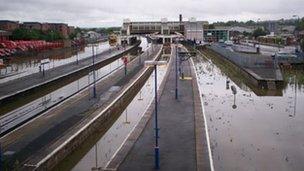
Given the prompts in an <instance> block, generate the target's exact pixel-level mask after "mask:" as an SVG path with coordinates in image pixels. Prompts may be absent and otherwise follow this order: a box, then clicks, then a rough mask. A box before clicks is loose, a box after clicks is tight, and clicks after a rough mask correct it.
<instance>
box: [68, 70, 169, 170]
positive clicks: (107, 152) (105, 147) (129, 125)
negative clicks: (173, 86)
mask: <svg viewBox="0 0 304 171" xmlns="http://www.w3.org/2000/svg"><path fill="white" fill-rule="evenodd" d="M165 71H166V66H162V67H159V68H158V75H157V76H158V80H159V82H158V86H159V85H160V83H161V81H162V79H163V78H164V74H165ZM153 98H154V72H153V73H152V75H151V76H150V77H149V79H148V80H147V82H146V83H145V85H144V86H143V87H142V89H141V90H140V92H139V93H138V94H137V95H136V96H135V98H134V99H133V100H132V102H131V103H130V104H129V105H128V107H127V108H126V109H125V110H124V112H123V113H122V114H121V116H120V117H119V118H118V119H117V120H116V122H115V123H114V124H113V125H112V127H111V128H110V129H109V130H108V131H107V132H106V133H105V134H104V135H103V136H102V138H101V139H100V140H98V142H97V143H96V144H95V145H94V146H93V147H92V148H91V149H90V150H89V151H88V152H87V153H86V154H85V156H83V157H82V159H81V160H80V161H79V162H78V163H77V164H76V165H75V166H74V167H73V169H72V170H74V171H78V170H79V171H82V170H91V169H92V168H93V167H95V168H104V167H105V166H106V164H107V163H108V162H109V161H110V159H111V158H112V157H113V155H114V154H115V153H116V151H117V150H118V149H119V147H120V146H121V145H122V144H123V142H124V140H125V139H126V138H127V136H128V135H129V134H130V132H131V131H132V130H133V128H134V127H135V126H136V125H137V123H138V122H139V120H140V119H141V117H142V116H143V114H144V113H145V111H146V110H147V108H148V106H149V105H150V103H151V102H152V100H153Z"/></svg>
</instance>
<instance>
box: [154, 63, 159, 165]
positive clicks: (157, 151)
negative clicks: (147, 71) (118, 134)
mask: <svg viewBox="0 0 304 171" xmlns="http://www.w3.org/2000/svg"><path fill="white" fill-rule="evenodd" d="M154 72H155V75H154V77H155V147H154V151H155V169H159V147H158V138H159V137H158V121H157V113H158V111H157V110H158V108H157V105H158V104H157V103H158V102H157V66H156V65H154Z"/></svg>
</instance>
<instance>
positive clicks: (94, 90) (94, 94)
mask: <svg viewBox="0 0 304 171" xmlns="http://www.w3.org/2000/svg"><path fill="white" fill-rule="evenodd" d="M92 53H93V55H92V57H93V81H94V83H93V96H94V98H96V77H95V53H94V45H92Z"/></svg>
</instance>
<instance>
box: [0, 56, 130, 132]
mask: <svg viewBox="0 0 304 171" xmlns="http://www.w3.org/2000/svg"><path fill="white" fill-rule="evenodd" d="M123 66H124V65H123V62H122V60H121V59H117V60H116V61H113V62H112V63H110V64H108V65H106V66H104V67H102V68H100V69H98V70H96V71H95V73H96V81H99V80H101V79H103V78H105V77H106V76H108V75H110V74H111V73H113V72H115V71H117V70H118V69H120V68H122V67H123ZM93 83H94V77H93V72H91V73H89V74H88V75H86V76H83V77H81V78H79V79H78V80H76V81H74V82H71V83H69V84H67V85H65V86H63V87H61V88H59V89H57V90H55V91H53V92H51V93H49V94H47V95H45V96H43V97H41V98H38V99H36V100H34V101H32V102H30V103H28V104H26V105H24V106H22V107H19V108H17V109H15V110H13V111H11V112H9V113H6V114H5V115H4V116H1V117H0V125H1V130H0V134H1V133H3V132H5V131H8V130H9V129H11V128H13V127H15V126H16V125H18V124H20V123H22V122H24V121H25V120H27V119H29V118H31V117H34V116H36V115H37V114H39V113H40V112H43V111H44V110H45V109H48V108H50V107H52V106H54V105H56V104H58V103H59V102H62V101H63V100H65V99H67V98H69V97H70V96H72V95H74V94H75V93H78V92H79V91H81V90H83V89H85V88H87V87H88V86H89V85H92V84H93ZM91 89H92V88H91ZM91 89H89V91H90V92H91V91H92V92H93V90H91ZM0 113H1V112H0Z"/></svg>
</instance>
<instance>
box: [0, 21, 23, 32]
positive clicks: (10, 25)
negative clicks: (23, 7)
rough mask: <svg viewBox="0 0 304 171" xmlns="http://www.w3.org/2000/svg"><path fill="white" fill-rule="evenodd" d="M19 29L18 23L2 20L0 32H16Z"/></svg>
mask: <svg viewBox="0 0 304 171" xmlns="http://www.w3.org/2000/svg"><path fill="white" fill-rule="evenodd" d="M18 28H19V22H18V21H9V20H0V30H4V31H14V30H16V29H18Z"/></svg>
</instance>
